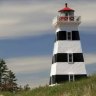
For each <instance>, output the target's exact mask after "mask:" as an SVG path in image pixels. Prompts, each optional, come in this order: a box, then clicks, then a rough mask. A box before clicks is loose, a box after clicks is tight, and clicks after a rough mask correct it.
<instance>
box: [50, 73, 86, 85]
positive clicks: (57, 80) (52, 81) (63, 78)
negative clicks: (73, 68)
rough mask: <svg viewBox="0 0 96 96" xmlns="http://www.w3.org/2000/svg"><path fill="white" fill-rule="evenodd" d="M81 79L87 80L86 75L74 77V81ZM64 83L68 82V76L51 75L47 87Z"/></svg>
mask: <svg viewBox="0 0 96 96" xmlns="http://www.w3.org/2000/svg"><path fill="white" fill-rule="evenodd" d="M82 78H87V74H78V75H74V79H75V80H79V79H82ZM66 81H69V75H53V76H52V77H50V81H49V85H51V84H56V83H62V82H66Z"/></svg>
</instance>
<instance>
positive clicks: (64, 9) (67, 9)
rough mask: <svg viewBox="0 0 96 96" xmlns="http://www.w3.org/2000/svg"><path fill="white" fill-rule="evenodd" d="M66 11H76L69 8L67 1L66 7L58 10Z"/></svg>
mask: <svg viewBox="0 0 96 96" xmlns="http://www.w3.org/2000/svg"><path fill="white" fill-rule="evenodd" d="M64 11H74V10H73V9H71V8H69V7H68V6H67V3H65V7H64V8H63V9H61V10H59V11H58V12H64Z"/></svg>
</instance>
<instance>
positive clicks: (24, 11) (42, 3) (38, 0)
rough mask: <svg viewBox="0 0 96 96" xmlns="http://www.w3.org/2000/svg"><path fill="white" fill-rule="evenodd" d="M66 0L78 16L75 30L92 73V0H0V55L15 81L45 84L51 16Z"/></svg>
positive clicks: (95, 5) (95, 25)
mask: <svg viewBox="0 0 96 96" xmlns="http://www.w3.org/2000/svg"><path fill="white" fill-rule="evenodd" d="M66 1H67V2H68V4H69V6H70V7H71V8H72V9H74V10H75V15H76V16H79V15H80V16H81V17H82V23H81V25H80V26H79V31H80V36H81V43H82V48H83V52H84V56H85V61H86V66H87V67H86V68H87V72H88V74H90V73H94V72H96V65H95V64H96V31H95V30H96V1H95V0H0V57H1V58H4V59H5V61H6V63H7V65H8V67H9V68H10V69H11V70H12V71H13V72H14V73H16V76H17V79H18V84H21V85H25V84H26V83H29V84H30V86H31V87H35V86H39V85H46V84H48V82H49V76H50V67H51V58H52V51H53V43H54V38H55V34H54V33H55V29H54V28H53V26H52V19H53V18H54V17H55V16H56V15H58V10H59V9H61V8H63V7H64V4H65V2H66Z"/></svg>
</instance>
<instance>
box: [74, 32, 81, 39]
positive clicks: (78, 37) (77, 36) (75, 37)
mask: <svg viewBox="0 0 96 96" xmlns="http://www.w3.org/2000/svg"><path fill="white" fill-rule="evenodd" d="M72 40H80V36H79V31H72Z"/></svg>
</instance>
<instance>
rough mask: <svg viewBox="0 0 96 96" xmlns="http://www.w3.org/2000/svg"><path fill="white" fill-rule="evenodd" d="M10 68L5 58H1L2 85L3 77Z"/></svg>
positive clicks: (0, 75)
mask: <svg viewBox="0 0 96 96" xmlns="http://www.w3.org/2000/svg"><path fill="white" fill-rule="evenodd" d="M7 70H8V68H7V66H6V63H5V61H4V60H3V59H0V87H1V86H2V78H3V76H4V75H5V73H6V72H7Z"/></svg>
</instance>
